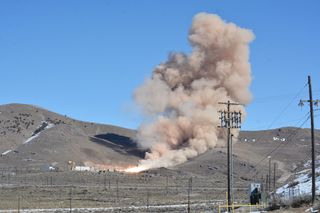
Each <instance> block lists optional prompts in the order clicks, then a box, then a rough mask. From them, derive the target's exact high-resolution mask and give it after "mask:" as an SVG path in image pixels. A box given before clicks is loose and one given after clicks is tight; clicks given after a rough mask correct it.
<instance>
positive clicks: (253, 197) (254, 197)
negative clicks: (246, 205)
mask: <svg viewBox="0 0 320 213" xmlns="http://www.w3.org/2000/svg"><path fill="white" fill-rule="evenodd" d="M260 199H261V193H260V192H259V190H258V188H255V189H254V190H253V191H252V192H251V194H250V204H251V205H256V204H259V203H260Z"/></svg>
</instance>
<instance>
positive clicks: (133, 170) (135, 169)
mask: <svg viewBox="0 0 320 213" xmlns="http://www.w3.org/2000/svg"><path fill="white" fill-rule="evenodd" d="M145 170H147V168H145V167H143V166H135V167H130V168H127V169H125V170H124V172H127V173H139V172H143V171H145Z"/></svg>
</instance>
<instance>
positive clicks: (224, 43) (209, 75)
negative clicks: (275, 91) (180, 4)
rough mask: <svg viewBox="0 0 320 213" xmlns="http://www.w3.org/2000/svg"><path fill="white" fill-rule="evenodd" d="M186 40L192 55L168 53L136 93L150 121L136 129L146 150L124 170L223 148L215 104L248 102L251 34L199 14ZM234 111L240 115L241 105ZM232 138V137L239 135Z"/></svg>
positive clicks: (174, 161) (170, 163)
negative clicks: (133, 165)
mask: <svg viewBox="0 0 320 213" xmlns="http://www.w3.org/2000/svg"><path fill="white" fill-rule="evenodd" d="M188 38H189V41H190V43H191V46H192V52H191V53H190V54H184V53H171V54H170V55H169V57H168V60H167V61H166V62H164V63H162V64H160V65H158V66H157V67H156V68H155V69H154V71H153V73H152V76H151V77H150V78H149V79H147V80H146V81H145V82H144V84H143V85H142V86H140V87H139V88H138V89H137V90H136V91H135V94H134V97H135V100H136V102H137V103H138V104H139V105H141V108H142V109H143V111H144V112H145V114H147V116H148V117H149V120H150V118H151V120H152V122H151V123H146V124H143V125H141V126H140V127H139V129H138V138H137V140H138V143H139V144H140V146H141V147H143V148H146V149H149V150H150V152H148V153H147V154H146V157H145V159H143V160H141V161H140V163H139V166H138V167H133V168H130V169H128V170H127V171H128V172H130V171H133V172H134V171H142V170H145V169H150V168H159V167H170V166H174V165H177V164H180V163H183V162H185V161H187V160H188V159H190V158H193V157H195V156H198V155H199V154H202V153H204V152H206V151H207V150H208V149H212V148H214V147H216V146H223V145H224V143H225V140H224V136H223V135H224V134H222V133H223V132H222V131H223V130H221V129H219V128H217V127H218V125H219V115H218V111H219V110H221V107H222V106H219V104H218V102H219V101H227V100H230V101H232V102H240V103H244V104H247V103H249V102H250V99H251V93H250V91H249V86H250V83H251V68H250V63H249V43H250V42H251V41H252V40H253V39H254V35H253V33H252V32H251V31H250V30H247V29H243V28H240V27H238V26H236V25H235V24H233V23H226V22H224V21H223V20H222V19H221V18H220V17H219V16H217V15H213V14H207V13H200V14H197V15H196V16H195V17H194V19H193V22H192V26H191V28H190V31H189V37H188ZM234 110H241V111H242V112H245V111H244V107H243V106H236V107H234ZM232 134H233V135H234V136H235V137H236V136H237V135H238V131H237V130H234V132H232Z"/></svg>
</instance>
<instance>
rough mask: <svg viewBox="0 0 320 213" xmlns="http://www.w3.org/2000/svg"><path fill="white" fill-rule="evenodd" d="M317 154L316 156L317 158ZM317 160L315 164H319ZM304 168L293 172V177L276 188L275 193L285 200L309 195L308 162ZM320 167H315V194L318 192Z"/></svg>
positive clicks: (309, 173) (309, 170)
mask: <svg viewBox="0 0 320 213" xmlns="http://www.w3.org/2000/svg"><path fill="white" fill-rule="evenodd" d="M319 157H320V156H318V157H317V158H319ZM318 163H319V160H317V161H316V165H319V164H318ZM304 167H305V169H303V170H302V171H299V172H297V173H296V174H295V178H294V180H293V181H291V182H290V183H288V184H286V185H284V186H282V187H280V188H278V189H277V191H276V193H277V194H278V195H279V196H280V197H281V198H282V199H285V200H288V199H292V198H294V197H299V196H304V195H311V184H312V178H311V169H310V162H309V161H308V162H307V163H305V164H304ZM319 173H320V167H317V168H316V194H320V189H319V188H320V176H317V174H319Z"/></svg>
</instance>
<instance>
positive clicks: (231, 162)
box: [230, 134, 234, 203]
mask: <svg viewBox="0 0 320 213" xmlns="http://www.w3.org/2000/svg"><path fill="white" fill-rule="evenodd" d="M232 139H233V134H231V138H230V153H231V154H230V164H231V174H230V178H231V184H230V186H231V203H233V202H234V190H233V189H234V185H233V154H232V153H233V151H232V147H233V144H232Z"/></svg>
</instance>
